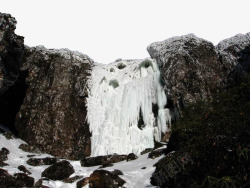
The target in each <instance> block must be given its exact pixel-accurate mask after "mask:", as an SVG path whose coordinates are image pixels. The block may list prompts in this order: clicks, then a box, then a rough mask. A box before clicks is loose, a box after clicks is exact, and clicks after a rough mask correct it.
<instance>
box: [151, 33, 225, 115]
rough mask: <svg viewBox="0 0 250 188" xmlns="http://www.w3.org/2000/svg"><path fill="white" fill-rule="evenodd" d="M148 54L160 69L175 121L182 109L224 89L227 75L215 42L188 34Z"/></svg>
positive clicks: (157, 45)
mask: <svg viewBox="0 0 250 188" xmlns="http://www.w3.org/2000/svg"><path fill="white" fill-rule="evenodd" d="M147 50H148V52H149V54H150V56H151V58H153V59H156V61H157V63H158V65H159V68H160V71H161V75H162V79H163V84H164V85H165V92H166V93H167V98H168V104H167V107H168V108H170V110H171V116H172V119H174V120H176V119H178V118H179V116H180V113H181V111H182V108H184V107H185V106H187V105H188V104H190V103H193V102H196V101H199V100H204V99H209V98H211V97H212V95H213V94H214V93H217V91H218V90H219V89H220V87H221V85H223V79H224V77H225V72H224V70H223V68H222V65H221V63H220V61H219V55H218V53H217V51H216V49H215V47H214V46H213V44H212V43H211V42H208V41H206V40H204V39H201V38H198V37H196V36H195V35H193V34H188V35H184V36H180V37H173V38H170V39H167V40H165V41H162V42H155V43H153V44H151V45H150V46H148V48H147Z"/></svg>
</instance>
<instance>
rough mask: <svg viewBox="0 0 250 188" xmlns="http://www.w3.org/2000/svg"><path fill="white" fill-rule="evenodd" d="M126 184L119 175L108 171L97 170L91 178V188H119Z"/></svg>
mask: <svg viewBox="0 0 250 188" xmlns="http://www.w3.org/2000/svg"><path fill="white" fill-rule="evenodd" d="M124 183H125V181H124V180H123V179H121V178H120V177H119V176H118V175H114V174H112V173H111V172H109V171H106V170H95V171H94V172H93V173H92V174H91V175H90V178H89V187H90V188H118V187H122V185H123V184H124Z"/></svg>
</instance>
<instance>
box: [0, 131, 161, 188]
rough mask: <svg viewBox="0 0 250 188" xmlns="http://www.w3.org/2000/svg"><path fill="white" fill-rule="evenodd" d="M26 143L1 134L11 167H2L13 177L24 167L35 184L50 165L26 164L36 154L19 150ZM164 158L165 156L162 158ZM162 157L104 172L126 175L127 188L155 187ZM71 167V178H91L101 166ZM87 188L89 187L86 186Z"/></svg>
mask: <svg viewBox="0 0 250 188" xmlns="http://www.w3.org/2000/svg"><path fill="white" fill-rule="evenodd" d="M22 143H25V142H24V141H22V140H21V139H10V140H7V139H6V138H5V136H3V134H0V150H1V148H2V147H5V148H7V149H8V150H9V151H10V154H8V160H6V161H4V162H5V163H7V164H9V166H4V167H1V168H2V169H5V170H7V171H8V173H9V174H11V175H13V174H14V173H22V172H21V171H19V170H18V168H17V167H18V166H20V165H23V166H25V167H26V168H27V170H29V171H30V172H31V175H29V176H31V177H33V178H35V182H37V181H38V180H39V179H40V178H41V173H42V172H43V171H44V170H45V169H46V168H47V167H48V166H49V165H41V166H30V165H28V164H27V163H26V161H27V160H28V159H29V157H27V155H34V153H29V152H24V151H23V150H21V149H19V148H18V147H19V145H20V144H22ZM35 155H36V157H39V158H45V157H53V156H51V155H48V154H35ZM162 157H163V156H162ZM162 157H158V158H156V159H150V158H148V154H144V155H141V156H139V157H138V159H136V160H133V161H129V162H126V161H122V162H119V163H115V164H114V166H112V167H108V168H104V170H108V171H113V170H115V169H118V170H121V171H122V172H123V174H124V175H121V176H120V177H121V178H122V179H124V180H125V181H126V184H124V186H125V187H127V188H134V187H141V188H142V187H154V186H152V185H151V184H150V177H151V176H152V173H153V172H154V170H155V167H153V165H154V164H155V163H157V162H158V161H159V160H160V159H161V158H162ZM68 161H69V162H70V163H71V165H72V166H73V167H74V170H75V173H73V174H72V175H71V176H70V177H74V176H76V175H78V176H83V177H89V176H90V174H91V173H92V172H93V171H94V170H96V169H98V168H99V167H100V166H94V167H82V166H81V165H80V161H71V160H68ZM142 167H146V169H141V168H142ZM76 183H77V181H76V182H74V183H64V182H62V181H53V180H49V181H46V180H43V185H45V186H48V187H51V188H75V187H76ZM85 187H86V188H87V187H88V185H87V186H85Z"/></svg>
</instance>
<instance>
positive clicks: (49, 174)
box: [42, 161, 75, 180]
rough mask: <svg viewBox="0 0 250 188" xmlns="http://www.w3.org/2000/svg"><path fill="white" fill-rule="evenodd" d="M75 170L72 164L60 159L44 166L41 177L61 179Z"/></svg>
mask: <svg viewBox="0 0 250 188" xmlns="http://www.w3.org/2000/svg"><path fill="white" fill-rule="evenodd" d="M74 172H75V170H74V168H73V166H72V165H71V164H70V163H69V162H68V161H61V162H58V163H55V164H53V165H52V166H50V167H48V168H46V169H45V170H44V171H43V172H42V177H46V178H49V179H51V180H63V179H66V178H68V177H69V176H70V175H71V174H73V173H74Z"/></svg>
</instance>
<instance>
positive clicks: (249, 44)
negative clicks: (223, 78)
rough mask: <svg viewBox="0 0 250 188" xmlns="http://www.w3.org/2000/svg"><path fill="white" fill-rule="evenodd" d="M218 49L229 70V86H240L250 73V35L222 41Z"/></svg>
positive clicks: (225, 66) (222, 61) (240, 35)
mask: <svg viewBox="0 0 250 188" xmlns="http://www.w3.org/2000/svg"><path fill="white" fill-rule="evenodd" d="M216 49H217V51H218V53H219V55H220V60H221V63H222V65H223V66H224V68H225V69H226V70H227V86H228V87H232V86H234V85H238V84H239V83H240V82H242V81H243V80H244V79H245V78H246V77H247V74H248V73H250V33H247V34H245V35H243V34H238V35H236V36H234V37H231V38H228V39H225V40H222V41H221V42H219V44H218V45H217V46H216Z"/></svg>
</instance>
